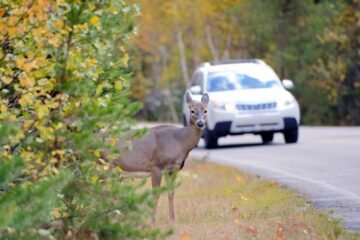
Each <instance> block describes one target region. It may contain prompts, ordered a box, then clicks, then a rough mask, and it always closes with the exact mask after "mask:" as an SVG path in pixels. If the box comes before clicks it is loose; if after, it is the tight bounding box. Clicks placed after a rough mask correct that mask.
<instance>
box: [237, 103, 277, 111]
mask: <svg viewBox="0 0 360 240" xmlns="http://www.w3.org/2000/svg"><path fill="white" fill-rule="evenodd" d="M236 108H237V109H238V110H240V111H257V110H269V109H275V108H276V102H269V103H258V104H240V103H238V104H236Z"/></svg>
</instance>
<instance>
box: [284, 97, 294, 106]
mask: <svg viewBox="0 0 360 240" xmlns="http://www.w3.org/2000/svg"><path fill="white" fill-rule="evenodd" d="M294 104H295V99H293V98H292V99H286V100H285V101H283V103H282V105H283V106H284V107H291V106H293V105H294Z"/></svg>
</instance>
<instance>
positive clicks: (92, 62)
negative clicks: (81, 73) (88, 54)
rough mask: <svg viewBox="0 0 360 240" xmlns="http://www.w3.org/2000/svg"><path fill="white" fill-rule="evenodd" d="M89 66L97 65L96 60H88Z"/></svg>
mask: <svg viewBox="0 0 360 240" xmlns="http://www.w3.org/2000/svg"><path fill="white" fill-rule="evenodd" d="M89 61H90V64H91V65H95V64H96V63H97V61H96V58H90V60H89Z"/></svg>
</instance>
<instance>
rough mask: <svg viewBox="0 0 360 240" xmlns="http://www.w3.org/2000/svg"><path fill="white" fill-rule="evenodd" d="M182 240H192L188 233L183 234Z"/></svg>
mask: <svg viewBox="0 0 360 240" xmlns="http://www.w3.org/2000/svg"><path fill="white" fill-rule="evenodd" d="M180 240H191V237H190V236H189V235H187V234H186V233H182V234H181V236H180Z"/></svg>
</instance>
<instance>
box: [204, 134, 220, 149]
mask: <svg viewBox="0 0 360 240" xmlns="http://www.w3.org/2000/svg"><path fill="white" fill-rule="evenodd" d="M204 141H205V148H207V149H212V148H216V147H217V146H218V138H217V137H216V135H215V134H214V132H213V131H210V130H205V134H204Z"/></svg>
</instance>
